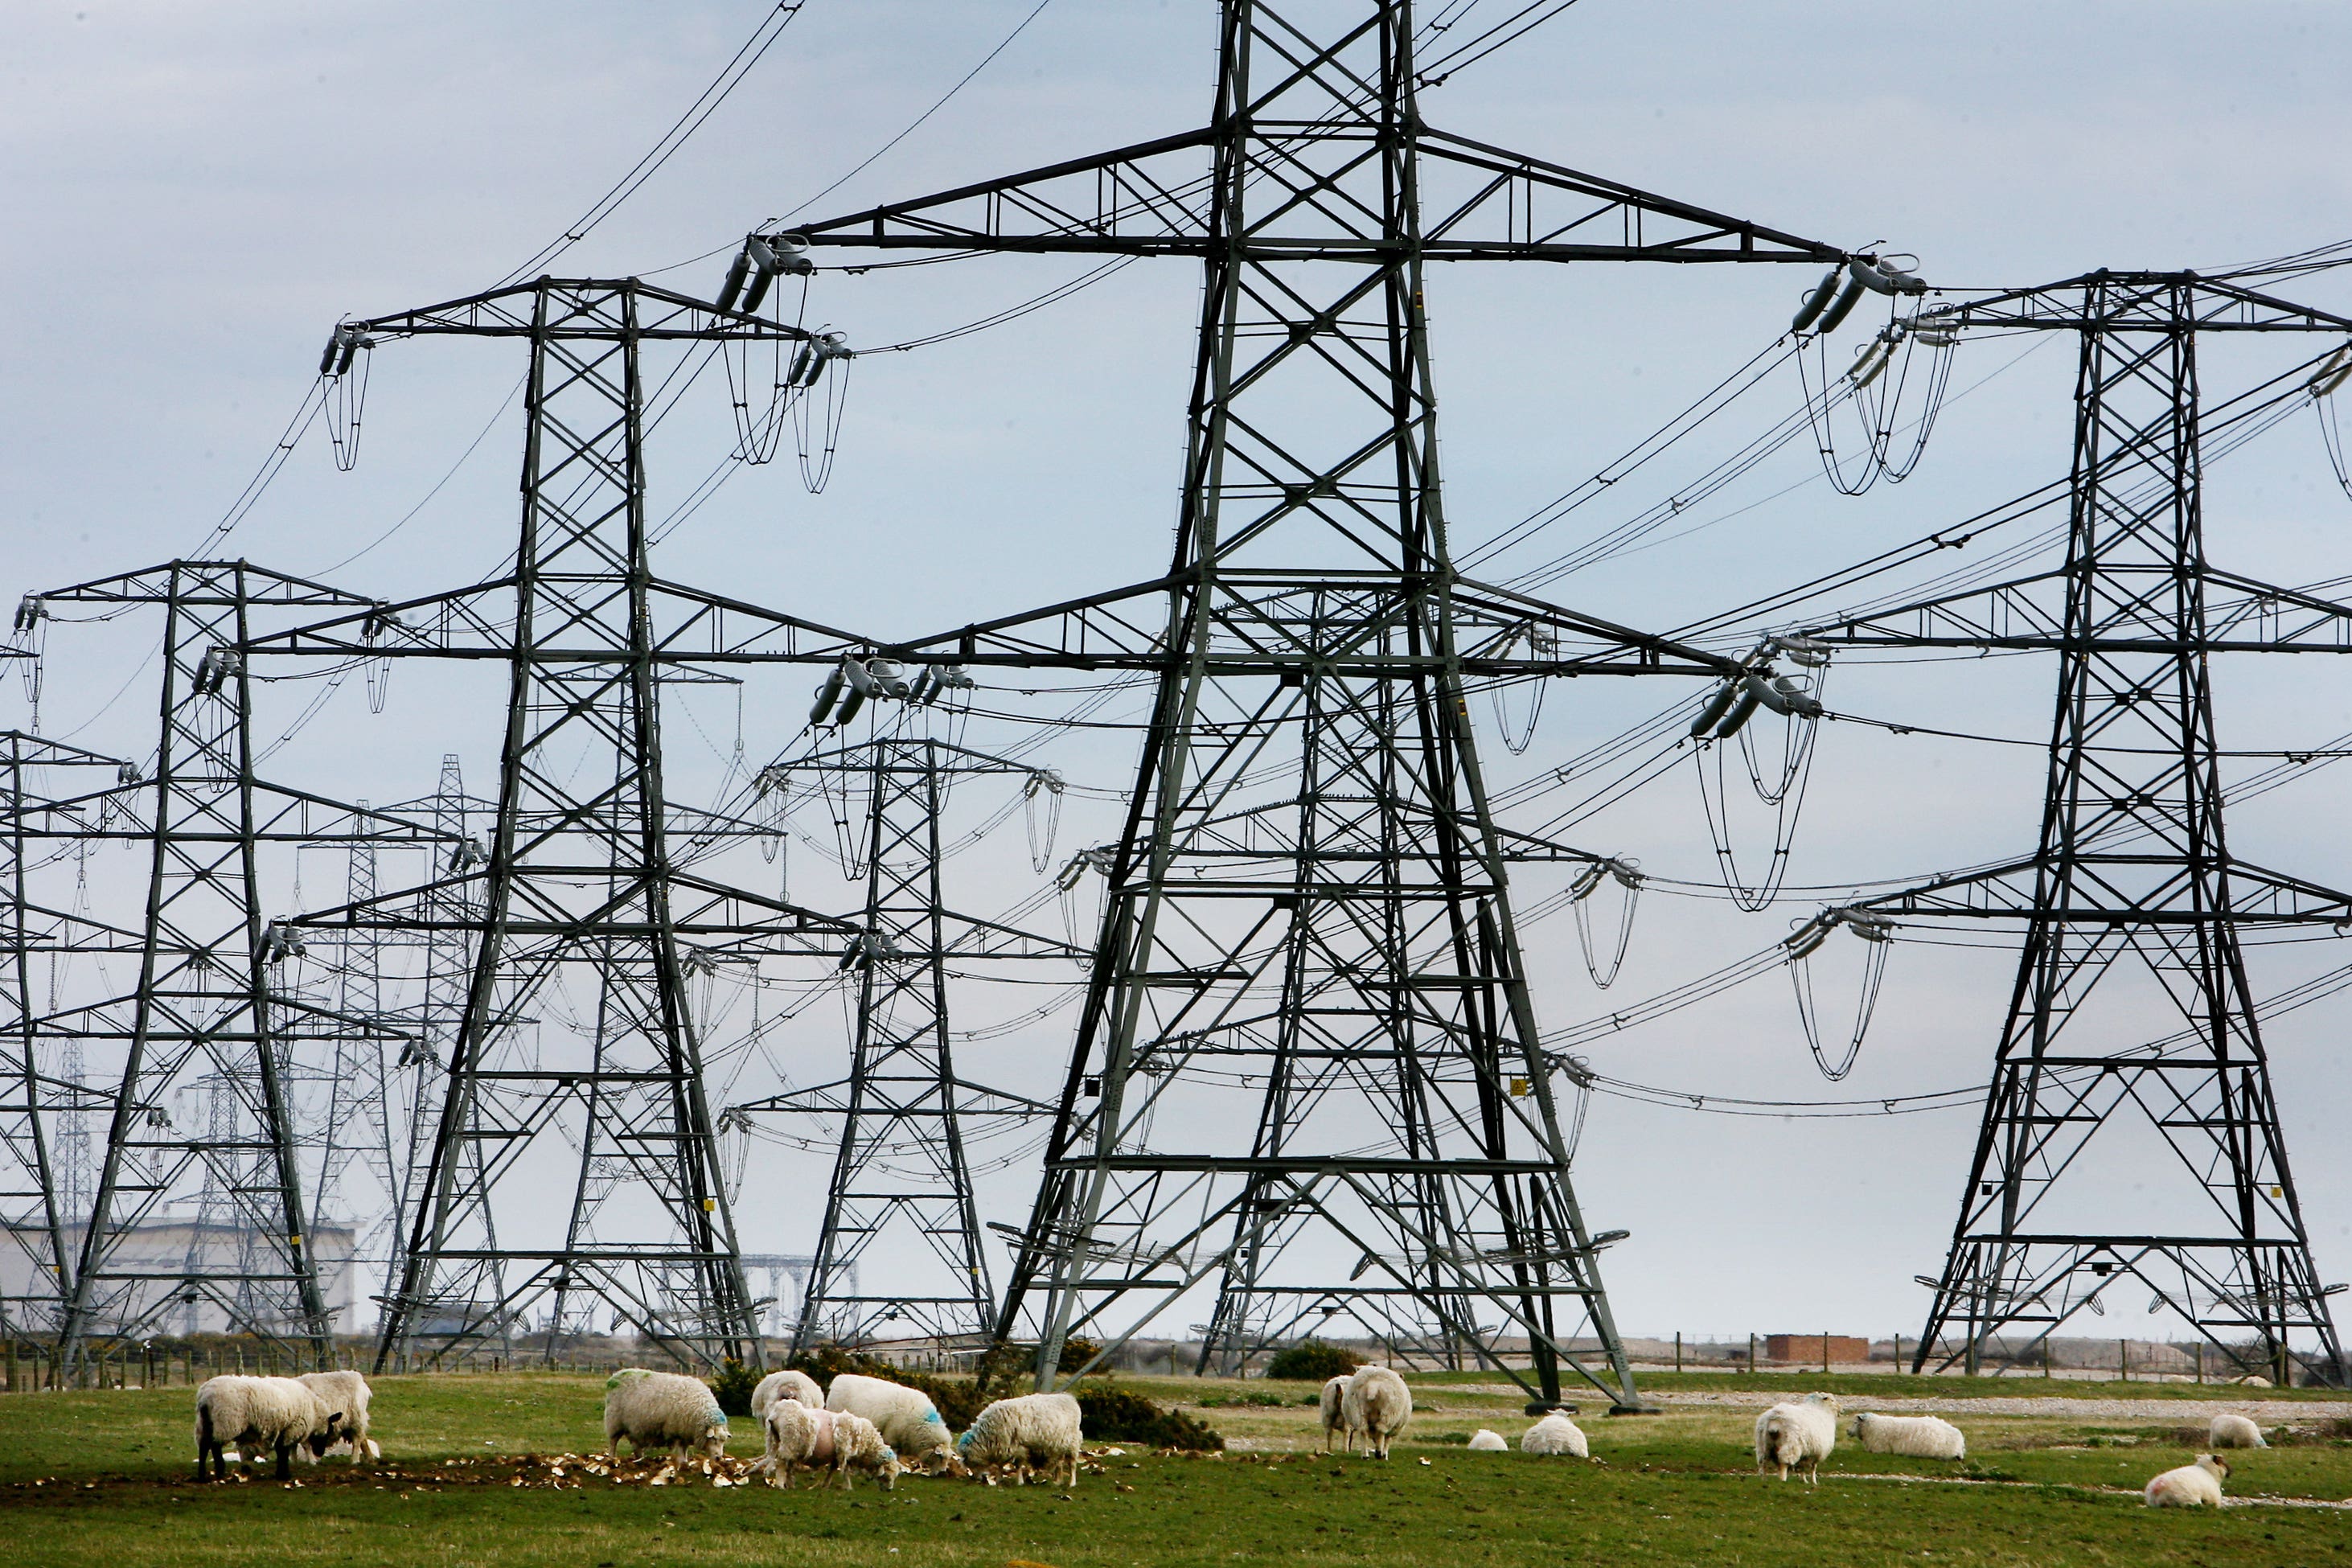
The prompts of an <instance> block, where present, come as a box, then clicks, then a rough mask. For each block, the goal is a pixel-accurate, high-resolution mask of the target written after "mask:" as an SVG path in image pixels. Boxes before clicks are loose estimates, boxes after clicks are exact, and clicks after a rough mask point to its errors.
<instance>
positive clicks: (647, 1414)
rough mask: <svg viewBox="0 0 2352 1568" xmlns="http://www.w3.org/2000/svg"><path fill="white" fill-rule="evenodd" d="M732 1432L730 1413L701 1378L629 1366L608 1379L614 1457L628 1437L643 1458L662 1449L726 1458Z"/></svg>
mask: <svg viewBox="0 0 2352 1568" xmlns="http://www.w3.org/2000/svg"><path fill="white" fill-rule="evenodd" d="M727 1436H728V1432H727V1413H726V1412H725V1411H723V1410H721V1409H719V1397H718V1395H716V1394H712V1393H711V1392H710V1385H709V1384H707V1383H705V1382H703V1381H702V1380H701V1379H700V1378H698V1377H688V1376H686V1375H684V1374H683V1373H675V1372H648V1371H646V1369H645V1368H644V1367H641V1366H628V1367H623V1368H622V1369H621V1370H620V1371H618V1372H616V1373H614V1374H613V1375H612V1376H610V1377H608V1378H606V1379H605V1380H604V1450H605V1452H607V1453H609V1454H611V1455H612V1456H613V1457H614V1458H619V1457H620V1453H621V1447H620V1444H621V1439H622V1438H624V1437H626V1438H627V1439H628V1440H629V1446H630V1447H632V1448H635V1450H636V1452H637V1455H638V1457H639V1458H643V1457H644V1456H646V1454H649V1453H651V1452H653V1451H654V1450H656V1449H657V1448H659V1449H667V1450H668V1451H669V1453H670V1454H671V1455H673V1456H675V1457H677V1458H684V1457H686V1456H687V1455H688V1453H689V1452H692V1453H698V1454H700V1455H702V1456H704V1457H705V1458H713V1459H717V1458H724V1457H725V1456H726V1453H727Z"/></svg>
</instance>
